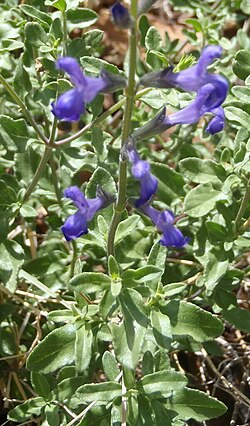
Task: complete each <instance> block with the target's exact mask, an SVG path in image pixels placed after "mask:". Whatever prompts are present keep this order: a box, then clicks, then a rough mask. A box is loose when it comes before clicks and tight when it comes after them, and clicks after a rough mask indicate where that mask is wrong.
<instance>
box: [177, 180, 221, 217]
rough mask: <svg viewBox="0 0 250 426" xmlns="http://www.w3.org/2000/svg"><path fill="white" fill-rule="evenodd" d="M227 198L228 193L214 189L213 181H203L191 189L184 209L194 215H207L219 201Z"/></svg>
mask: <svg viewBox="0 0 250 426" xmlns="http://www.w3.org/2000/svg"><path fill="white" fill-rule="evenodd" d="M226 199H227V195H226V194H223V192H221V191H217V190H216V189H214V188H213V187H212V184H211V183H203V184H201V185H199V186H197V187H196V188H194V189H191V191H189V193H188V194H187V196H186V198H185V201H184V211H185V212H186V213H187V214H189V215H190V216H193V217H201V216H205V215H206V214H207V213H209V212H210V211H211V210H212V209H213V208H214V207H215V204H216V202H217V201H219V200H226Z"/></svg>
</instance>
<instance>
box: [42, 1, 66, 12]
mask: <svg viewBox="0 0 250 426" xmlns="http://www.w3.org/2000/svg"><path fill="white" fill-rule="evenodd" d="M44 4H45V5H46V6H53V7H54V8H55V9H58V10H60V11H61V12H63V11H64V10H66V7H67V4H66V1H65V0H46V1H45V3H44Z"/></svg>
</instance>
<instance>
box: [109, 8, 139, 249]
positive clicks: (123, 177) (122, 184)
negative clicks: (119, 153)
mask: <svg viewBox="0 0 250 426" xmlns="http://www.w3.org/2000/svg"><path fill="white" fill-rule="evenodd" d="M136 14H137V0H132V1H131V16H132V18H134V25H133V27H132V28H131V32H130V37H129V64H128V68H129V75H128V87H127V90H126V103H125V111H124V119H123V129H122V146H123V145H124V143H125V142H126V140H127V138H128V136H129V134H130V129H131V117H132V110H133V103H134V96H135V71H136V50H137V44H136V42H137V32H136V30H137V29H136ZM126 188H127V161H124V160H123V159H122V158H120V163H119V179H118V197H117V203H116V206H115V210H114V214H113V218H112V222H111V225H110V229H109V235H108V255H110V254H112V255H113V254H114V240H115V233H116V229H117V226H118V225H119V222H120V220H121V215H122V212H123V211H124V208H125V203H126Z"/></svg>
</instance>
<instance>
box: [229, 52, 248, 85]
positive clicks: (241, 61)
mask: <svg viewBox="0 0 250 426" xmlns="http://www.w3.org/2000/svg"><path fill="white" fill-rule="evenodd" d="M233 72H234V74H235V75H237V77H239V78H240V79H241V80H245V79H246V78H247V77H248V76H249V74H250V52H249V51H248V50H239V51H238V52H237V53H236V56H235V61H234V64H233Z"/></svg>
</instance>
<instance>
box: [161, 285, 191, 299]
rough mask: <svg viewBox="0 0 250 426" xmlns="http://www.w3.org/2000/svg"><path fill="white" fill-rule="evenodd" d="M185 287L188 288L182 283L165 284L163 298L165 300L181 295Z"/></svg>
mask: <svg viewBox="0 0 250 426" xmlns="http://www.w3.org/2000/svg"><path fill="white" fill-rule="evenodd" d="M187 287H188V284H186V283H182V282H179V283H171V284H167V285H165V286H164V287H163V290H164V297H165V298H171V297H175V296H177V295H178V294H181V293H183V292H184V290H186V288H187Z"/></svg>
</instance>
